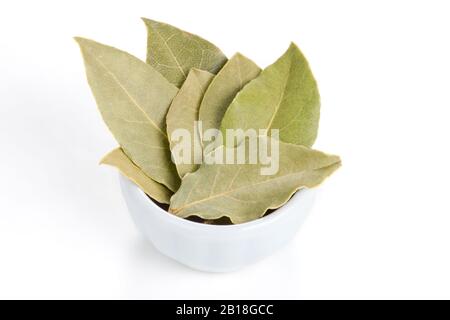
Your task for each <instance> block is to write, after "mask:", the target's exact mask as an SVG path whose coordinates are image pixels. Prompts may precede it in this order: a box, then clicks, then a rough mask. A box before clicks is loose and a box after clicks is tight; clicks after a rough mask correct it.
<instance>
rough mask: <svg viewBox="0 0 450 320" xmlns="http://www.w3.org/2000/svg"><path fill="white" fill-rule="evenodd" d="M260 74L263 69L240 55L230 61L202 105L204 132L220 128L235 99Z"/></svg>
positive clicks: (219, 74) (200, 115)
mask: <svg viewBox="0 0 450 320" xmlns="http://www.w3.org/2000/svg"><path fill="white" fill-rule="evenodd" d="M260 72H261V69H260V68H259V67H258V66H257V65H256V64H255V63H254V62H253V61H251V60H250V59H248V58H247V57H245V56H244V55H242V54H240V53H236V54H235V55H234V56H233V57H232V58H231V59H230V60H228V62H227V63H226V64H225V65H224V66H223V68H222V69H221V70H220V71H219V72H218V73H217V75H216V76H215V77H214V79H213V81H212V82H211V84H210V86H209V87H208V89H207V90H206V93H205V96H204V97H203V100H202V103H201V105H200V111H199V121H201V122H202V131H203V132H205V131H206V130H208V129H219V128H220V123H221V121H222V118H223V116H224V114H225V111H226V110H227V108H228V106H229V105H230V103H231V102H232V101H233V98H234V97H235V96H236V94H237V93H238V92H239V91H241V90H242V88H243V87H244V86H245V85H246V84H247V83H248V82H249V81H251V80H253V79H254V78H256V77H257V76H258V75H259V73H260ZM203 132H202V134H203Z"/></svg>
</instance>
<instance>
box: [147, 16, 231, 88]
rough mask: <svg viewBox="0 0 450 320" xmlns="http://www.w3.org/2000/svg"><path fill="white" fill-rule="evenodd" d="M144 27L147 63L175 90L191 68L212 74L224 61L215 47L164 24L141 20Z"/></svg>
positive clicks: (220, 52)
mask: <svg viewBox="0 0 450 320" xmlns="http://www.w3.org/2000/svg"><path fill="white" fill-rule="evenodd" d="M142 20H144V22H145V25H146V26H147V63H149V64H150V65H152V66H153V67H154V68H155V69H156V70H158V71H159V72H160V73H161V74H162V75H163V76H164V77H166V78H167V80H169V81H170V82H171V83H173V84H174V85H176V86H177V87H181V85H182V84H183V82H184V80H185V79H186V77H187V75H188V73H189V71H190V70H191V68H197V69H201V70H206V71H209V72H211V73H216V72H217V71H219V70H220V68H221V67H222V66H223V65H224V64H225V62H226V61H227V58H226V57H225V55H224V54H223V53H222V51H220V49H219V48H217V47H216V46H215V45H213V44H212V43H210V42H209V41H206V40H205V39H202V38H200V37H199V36H196V35H194V34H191V33H188V32H185V31H183V30H180V29H178V28H175V27H173V26H171V25H168V24H166V23H162V22H158V21H154V20H150V19H146V18H142Z"/></svg>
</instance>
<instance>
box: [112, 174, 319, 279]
mask: <svg viewBox="0 0 450 320" xmlns="http://www.w3.org/2000/svg"><path fill="white" fill-rule="evenodd" d="M119 180H120V185H121V189H122V193H123V196H124V198H125V201H126V204H127V206H128V209H129V211H130V214H131V216H132V218H133V220H134V222H135V224H136V226H137V228H138V229H139V230H140V231H141V232H142V233H143V235H144V236H145V237H146V238H147V239H148V240H149V241H151V243H153V245H154V246H155V247H156V248H157V249H158V250H159V251H160V252H161V253H163V254H164V255H166V256H168V257H170V258H172V259H174V260H176V261H178V262H180V263H182V264H184V265H186V266H189V267H191V268H193V269H197V270H202V271H209V272H228V271H234V270H238V269H240V268H242V267H244V266H246V265H248V264H251V263H254V262H256V261H258V260H260V259H262V258H265V257H267V256H268V255H270V254H271V253H273V252H274V251H275V250H277V249H279V248H280V247H282V246H283V245H284V244H286V243H287V242H288V241H289V240H291V239H292V237H293V236H294V235H295V233H296V232H297V231H298V229H299V227H300V225H301V224H302V223H303V221H304V220H305V218H306V216H307V215H308V213H309V211H310V209H311V207H312V204H313V201H314V198H315V194H316V189H303V190H300V191H298V192H297V193H296V194H295V195H294V196H293V197H292V198H291V199H290V200H289V201H288V203H286V204H285V205H284V206H283V207H281V208H279V209H278V210H276V211H275V212H273V213H271V214H270V215H268V216H266V217H263V218H261V219H258V220H255V221H251V222H248V223H243V224H238V225H225V226H221V225H206V224H201V223H197V222H192V221H188V220H186V219H181V218H178V217H176V216H174V215H172V214H170V213H168V212H166V211H164V210H163V209H161V208H160V207H159V206H158V205H156V204H155V203H154V202H153V201H152V200H150V199H149V198H148V197H147V196H146V195H145V193H144V192H142V191H141V190H140V189H139V188H138V187H137V186H136V185H135V184H134V183H133V182H131V181H129V180H128V179H126V178H124V177H123V176H121V175H120V176H119Z"/></svg>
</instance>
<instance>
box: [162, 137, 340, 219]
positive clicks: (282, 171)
mask: <svg viewBox="0 0 450 320" xmlns="http://www.w3.org/2000/svg"><path fill="white" fill-rule="evenodd" d="M269 139H270V138H269ZM220 148H224V147H223V146H221V147H220ZM247 163H248V162H247ZM340 163H341V161H340V158H339V157H338V156H334V155H327V154H325V153H322V152H320V151H316V150H312V149H310V148H307V147H305V146H301V145H295V144H289V143H284V142H280V148H279V170H278V172H277V173H276V174H274V175H261V171H260V169H261V168H262V167H265V166H263V165H262V164H261V163H257V164H210V165H208V164H203V165H202V166H201V167H200V168H199V169H198V170H197V171H196V172H194V173H192V174H189V175H187V176H186V177H185V178H184V179H183V181H182V183H181V186H180V189H179V190H178V191H177V192H176V193H175V194H174V195H173V196H172V198H171V200H170V209H169V211H170V212H172V213H173V214H175V215H177V216H179V217H183V218H186V217H189V216H199V217H201V218H203V219H217V218H220V217H224V216H225V217H229V218H230V219H231V221H232V222H233V223H243V222H247V221H251V220H254V219H257V218H260V217H262V216H263V215H264V213H265V212H266V211H267V210H268V209H276V208H279V207H280V206H282V205H283V204H284V203H286V202H287V201H288V200H289V199H290V197H291V196H292V195H293V194H294V193H295V192H296V191H297V190H299V189H301V188H305V187H306V188H312V187H315V186H317V185H319V184H320V183H321V182H322V181H323V180H324V179H325V178H326V177H328V176H329V175H330V174H332V173H333V172H334V171H335V170H336V169H337V168H339V166H340Z"/></svg>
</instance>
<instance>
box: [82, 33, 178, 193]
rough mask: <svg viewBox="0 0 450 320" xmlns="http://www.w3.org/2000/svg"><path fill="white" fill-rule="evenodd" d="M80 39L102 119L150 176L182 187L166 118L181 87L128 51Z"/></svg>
mask: <svg viewBox="0 0 450 320" xmlns="http://www.w3.org/2000/svg"><path fill="white" fill-rule="evenodd" d="M76 40H77V42H78V44H79V45H80V48H81V52H82V54H83V57H84V62H85V66H86V74H87V78H88V82H89V84H90V87H91V89H92V92H93V94H94V97H95V99H96V101H97V105H98V108H99V110H100V112H101V114H102V117H103V120H104V121H105V123H106V124H107V126H108V128H109V129H110V131H111V132H112V134H113V135H114V137H115V138H116V140H117V141H118V143H119V144H120V146H121V147H122V149H123V151H124V152H125V153H126V154H127V155H128V156H129V157H130V159H131V160H132V161H133V162H134V163H135V164H136V165H138V166H139V168H141V169H142V171H144V173H145V174H146V175H147V176H149V177H151V178H152V179H153V180H155V181H156V182H159V183H162V184H164V185H165V186H167V187H168V188H169V189H170V190H172V191H175V190H177V189H178V186H179V184H180V180H179V177H178V175H177V173H176V168H175V165H174V164H173V163H172V161H171V158H170V149H169V141H168V139H167V134H166V131H165V126H166V124H165V117H166V114H167V110H168V108H169V106H170V103H171V101H172V99H173V98H174V97H175V95H176V94H177V92H178V89H177V88H176V87H175V86H174V85H172V84H171V83H169V82H168V81H167V80H166V79H165V78H164V77H163V76H162V75H161V74H159V73H158V72H157V71H156V70H155V69H154V68H153V67H151V66H150V65H148V64H146V63H144V62H143V61H140V60H139V59H137V58H135V57H133V56H132V55H130V54H128V53H126V52H123V51H121V50H118V49H115V48H112V47H109V46H106V45H102V44H100V43H97V42H94V41H92V40H88V39H83V38H76Z"/></svg>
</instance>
